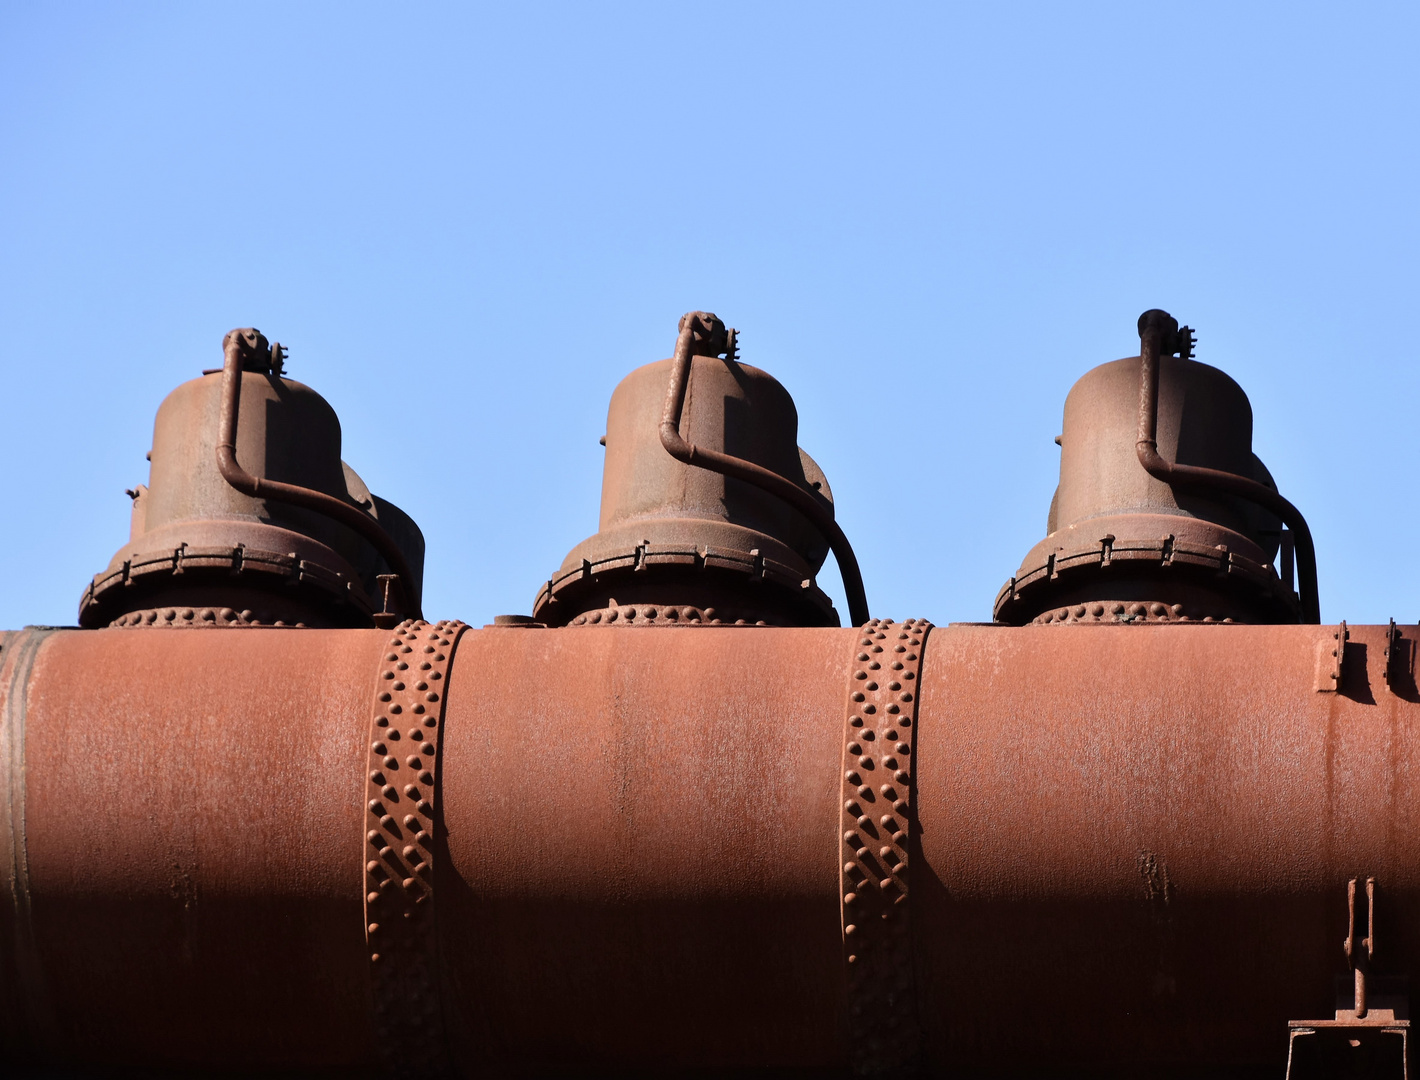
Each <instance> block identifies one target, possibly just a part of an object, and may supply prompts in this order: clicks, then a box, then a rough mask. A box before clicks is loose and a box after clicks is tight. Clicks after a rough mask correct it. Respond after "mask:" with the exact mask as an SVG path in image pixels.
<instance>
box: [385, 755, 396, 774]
mask: <svg viewBox="0 0 1420 1080" xmlns="http://www.w3.org/2000/svg"><path fill="white" fill-rule="evenodd" d="M385 768H386V769H389V770H391V771H392V772H398V771H399V762H398V761H397V760H396V759H395V758H392V757H387V758H385Z"/></svg>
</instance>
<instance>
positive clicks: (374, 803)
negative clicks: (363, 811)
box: [369, 799, 385, 814]
mask: <svg viewBox="0 0 1420 1080" xmlns="http://www.w3.org/2000/svg"><path fill="white" fill-rule="evenodd" d="M369 807H370V813H372V814H383V813H384V812H385V808H384V807H383V806H381V805H380V800H379V799H371V800H370V802H369Z"/></svg>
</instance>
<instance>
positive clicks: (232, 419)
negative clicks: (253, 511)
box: [217, 328, 422, 625]
mask: <svg viewBox="0 0 1420 1080" xmlns="http://www.w3.org/2000/svg"><path fill="white" fill-rule="evenodd" d="M265 344H266V339H265V338H264V337H262V336H261V334H260V333H258V332H257V331H256V330H253V329H250V328H247V329H243V330H233V331H231V332H230V333H228V334H227V336H226V337H225V338H223V340H222V354H223V363H222V414H221V427H220V430H219V434H218V439H217V468H218V469H219V470H220V471H221V473H222V478H223V479H224V480H226V481H227V483H229V484H231V485H232V487H234V488H236V489H237V490H238V491H240V492H241V493H242V494H243V495H249V496H250V497H252V498H253V499H273V500H276V501H278V502H287V503H290V504H291V505H293V506H300V507H304V508H305V509H307V510H314V511H316V512H317V513H319V514H324V515H325V516H326V517H328V518H332V519H334V520H335V521H338V522H340V524H342V525H344V526H346V527H347V528H349V529H352V530H353V531H354V532H356V533H357V534H358V535H360V536H362V537H364V538H365V539H366V540H368V541H369V542H370V543H371V544H372V545H374V548H375V550H376V551H378V552H379V553H380V557H381V558H383V559H384V560H385V562H387V563H388V564H389V567H390V569H391V570H393V571H394V573H395V574H396V575H397V576H398V578H399V581H400V585H401V588H400V603H401V607H399V608H398V609H396V610H395V611H391V610H390V609H389V608H388V606H386V608H385V610H384V611H382V612H380V613H379V614H378V615H377V616H376V620H377V622H378V621H381V619H380V616H383V617H384V621H385V622H386V623H387V624H389V625H392V624H393V621H397V615H398V614H404V613H407V614H409V615H411V616H413V617H414V618H421V617H422V616H421V615H420V612H419V601H418V589H417V587H416V585H415V577H414V572H413V571H412V570H411V569H410V566H409V560H408V559H407V558H405V554H404V551H403V550H402V549H401V548H400V546H399V545H398V544H397V543H395V541H394V539H393V538H392V537H391V536H390V535H389V533H387V532H386V531H385V530H384V529H383V528H381V527H380V523H379V522H378V521H376V520H375V519H374V518H372V517H371V516H370V515H369V514H367V513H366V512H365V511H364V510H362V509H360V508H359V507H357V506H355V505H353V504H352V503H348V502H344V501H342V500H340V499H337V498H336V497H335V496H333V495H327V494H326V493H325V492H323V491H317V490H316V489H315V488H308V487H301V486H300V485H298V484H287V483H283V482H282V481H279V480H270V479H263V478H261V477H257V476H253V475H252V474H251V473H249V472H247V471H246V470H245V469H243V468H242V467H241V464H240V463H239V462H238V461H237V418H238V415H239V413H240V410H241V399H242V378H241V376H242V372H243V371H245V370H247V368H248V365H249V363H251V361H252V358H253V355H254V354H257V355H259V354H260V353H261V352H262V351H263V350H262V347H263V346H264V345H265ZM269 356H270V357H271V361H270V362H269V366H270V368H272V369H274V370H275V371H277V372H278V373H279V371H280V370H281V362H282V358H283V357H284V352H283V350H282V348H281V345H280V344H276V345H272V346H270V349H269ZM384 600H385V603H386V605H388V604H389V600H390V596H389V590H386V591H385V595H384Z"/></svg>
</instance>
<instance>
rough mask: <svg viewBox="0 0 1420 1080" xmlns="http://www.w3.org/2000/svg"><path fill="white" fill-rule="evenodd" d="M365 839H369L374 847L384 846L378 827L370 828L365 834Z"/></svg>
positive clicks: (383, 839)
mask: <svg viewBox="0 0 1420 1080" xmlns="http://www.w3.org/2000/svg"><path fill="white" fill-rule="evenodd" d="M365 839H366V840H368V841H370V843H372V844H374V845H375V846H376V847H384V844H385V838H384V837H383V836H381V835H380V830H379V829H371V830H370V831H369V832H367V833H366V834H365Z"/></svg>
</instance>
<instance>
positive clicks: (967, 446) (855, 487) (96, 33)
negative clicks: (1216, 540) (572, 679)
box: [0, 0, 1420, 627]
mask: <svg viewBox="0 0 1420 1080" xmlns="http://www.w3.org/2000/svg"><path fill="white" fill-rule="evenodd" d="M1417 31H1420V8H1417V7H1416V6H1414V5H1401V4H1384V3H1376V4H1364V5H1362V4H1351V5H1339V4H1329V5H1321V4H1306V3H1296V2H1289V3H1285V4H1283V3H1278V4H1262V3H1255V4H1254V3H1249V4H1237V3H1226V4H1224V3H1216V4H1208V3H1198V2H1192V3H1187V4H1163V3H1159V4H1141V3H1137V2H1136V3H1129V4H1123V3H1121V4H1105V3H1075V4H1060V3H1048V4H1004V3H999V4H986V3H981V4H975V5H951V4H933V5H912V4H871V5H870V4H825V3H813V4H765V3H754V4H742V5H736V4H717V5H704V6H696V5H691V4H665V3H657V4H649V3H648V4H642V5H637V4H589V3H578V4H572V3H568V4H560V5H556V4H506V3H505V4H489V5H486V6H477V5H473V4H440V3H418V4H415V3H405V4H394V3H352V2H348V0H345V2H341V3H313V2H303V3H289V2H285V3H254V2H242V3H215V2H213V3H173V4H152V3H101V4H94V3H88V4H86V3H63V4H59V3H41V2H38V0H31V2H26V3H15V2H13V0H0V314H3V317H4V325H5V326H6V327H7V331H6V335H5V341H4V343H3V352H0V355H3V357H4V360H3V363H4V382H5V393H4V397H3V424H0V446H3V451H4V453H3V472H4V478H5V488H6V505H7V508H8V509H7V522H6V528H5V529H4V532H3V540H0V559H2V560H3V566H4V568H5V571H6V572H5V574H4V586H3V588H0V626H4V627H17V626H20V625H23V624H26V623H72V622H73V620H74V618H75V613H76V609H77V604H78V600H79V596H80V593H81V591H82V590H83V588H84V587H85V585H86V584H87V583H88V581H89V579H90V577H91V576H92V575H93V574H94V573H96V572H98V571H99V570H101V569H102V568H103V567H104V566H105V565H106V564H107V562H108V560H109V558H110V556H111V555H112V554H113V552H114V551H115V550H116V549H117V548H118V547H119V546H120V545H121V544H123V543H124V542H125V540H126V538H127V531H128V513H129V501H128V499H127V498H126V497H125V496H124V494H123V491H124V489H125V488H128V487H132V486H133V485H134V484H135V483H138V482H143V481H145V480H146V479H147V467H146V463H145V462H144V453H145V452H146V451H147V449H148V447H149V440H150V438H151V432H152V421H153V414H154V412H155V410H156V409H157V406H158V403H159V402H160V401H161V400H162V398H163V396H164V395H165V394H166V393H167V392H168V391H169V390H171V389H172V388H173V387H174V386H176V385H177V384H178V383H180V382H182V381H184V380H186V379H188V378H191V377H193V376H195V375H197V374H198V373H199V372H200V370H201V369H202V368H204V367H213V366H216V365H217V364H219V363H220V359H221V356H220V342H221V338H222V335H223V333H224V332H225V331H227V330H228V329H230V328H231V327H234V326H246V325H254V326H257V327H259V328H260V329H261V330H263V331H264V332H266V333H267V334H268V335H270V336H271V337H273V338H279V339H280V340H281V341H282V342H284V343H286V344H287V345H288V346H289V347H290V349H291V359H290V364H289V370H290V372H291V374H292V376H293V377H295V378H298V379H300V380H301V381H303V382H306V383H308V384H309V385H311V386H313V387H315V388H316V389H317V390H319V391H320V392H321V393H322V394H324V395H325V396H326V398H328V399H329V400H330V402H331V403H332V404H333V405H334V406H335V408H336V409H337V411H338V412H339V414H340V418H341V421H342V424H343V429H344V439H345V448H344V456H345V458H346V460H348V461H349V462H350V463H351V464H352V465H353V466H354V467H355V468H356V469H357V470H358V471H359V472H360V473H361V474H362V475H363V477H364V478H365V480H366V481H367V482H368V483H369V485H370V487H371V489H373V490H374V491H376V492H378V493H379V494H381V495H383V496H384V497H386V498H388V499H390V500H392V501H394V502H396V503H398V504H400V505H401V506H403V507H404V509H406V510H407V511H409V512H410V513H411V514H412V515H413V516H414V517H415V519H416V520H417V521H418V522H419V523H420V524H421V526H422V527H423V530H424V533H425V536H426V538H427V540H428V545H429V556H428V563H427V572H426V586H425V597H426V603H425V609H426V612H427V613H428V614H430V615H431V616H433V617H458V618H463V619H465V620H467V621H469V622H473V623H475V624H477V623H482V622H486V621H489V620H490V619H491V617H492V616H493V615H494V614H496V613H501V612H526V611H527V610H529V608H530V606H531V603H532V599H533V596H534V594H535V592H536V590H537V588H538V585H539V583H540V582H542V581H545V580H546V578H547V576H548V574H549V573H550V572H551V571H552V570H553V569H554V568H555V567H557V566H558V564H559V563H560V562H561V560H562V558H563V556H564V555H565V553H566V552H567V550H568V549H569V548H571V547H572V546H573V545H574V544H576V543H578V542H579V541H580V540H582V539H583V538H584V537H585V536H587V535H589V534H590V533H592V532H594V531H595V528H596V520H597V506H598V499H599V486H600V479H601V458H602V450H601V448H600V447H599V446H598V445H597V439H598V437H599V436H600V435H601V434H602V432H603V430H604V429H603V423H604V419H605V415H606V405H607V401H608V398H609V397H610V394H611V391H612V388H613V387H614V386H615V384H616V382H617V381H618V380H619V379H620V378H621V377H622V376H623V375H624V374H625V373H626V372H628V371H630V370H631V369H632V368H634V367H636V366H638V365H640V364H643V363H646V362H648V361H651V360H655V359H659V358H661V357H664V356H667V355H669V354H670V351H671V348H672V346H673V344H674V337H675V329H676V320H677V318H678V317H679V316H680V314H681V313H682V312H684V311H686V310H688V309H693V308H703V309H706V310H711V311H715V312H717V313H719V314H720V315H721V316H722V317H724V318H725V320H726V321H727V322H728V323H730V324H731V325H734V326H737V327H739V328H740V331H741V334H742V344H743V357H744V359H745V360H746V361H747V362H749V363H752V364H755V365H757V366H759V367H762V368H764V369H766V370H768V371H770V372H771V373H773V374H774V375H776V376H777V377H778V378H779V379H780V380H781V381H782V382H783V383H784V384H785V385H786V386H787V387H788V388H789V390H790V392H791V393H792V394H793V395H794V397H795V399H796V401H797V404H798V409H799V415H800V442H801V444H802V445H803V446H804V447H805V448H806V449H807V450H808V451H809V452H810V453H811V454H813V455H814V457H815V458H816V459H817V460H818V461H819V463H820V464H821V465H822V466H823V468H824V470H825V472H826V473H827V475H828V477H829V479H830V481H831V483H832V486H833V489H834V493H835V496H836V499H837V503H838V514H839V518H840V520H841V522H842V524H843V526H844V528H845V530H846V532H847V533H848V535H849V537H850V538H851V539H852V541H853V542H854V545H855V547H856V549H857V552H858V556H859V559H860V561H861V563H862V565H863V569H864V576H865V579H866V584H867V590H868V596H869V600H870V603H871V606H872V609H873V611H874V613H875V614H879V615H889V616H893V617H896V618H899V619H901V618H905V617H908V616H926V617H929V618H932V619H934V620H937V621H939V622H945V621H948V620H981V619H989V618H990V613H991V603H992V600H993V598H994V596H995V594H996V591H997V589H998V588H999V587H1000V585H1001V584H1002V582H1003V581H1004V580H1005V579H1006V578H1007V577H1008V576H1009V575H1010V574H1011V573H1012V572H1013V571H1014V570H1015V568H1016V567H1017V565H1018V564H1019V562H1020V560H1021V558H1022V556H1023V555H1024V554H1025V552H1026V551H1027V549H1028V548H1030V547H1031V545H1032V544H1034V543H1035V542H1036V541H1037V540H1039V539H1040V538H1041V537H1042V536H1043V535H1044V531H1045V517H1046V511H1047V508H1048V505H1049V501H1050V495H1051V491H1052V490H1053V487H1054V484H1055V481H1056V473H1057V467H1058V453H1059V451H1058V450H1057V448H1056V447H1055V445H1054V443H1053V441H1052V440H1053V438H1054V436H1055V435H1056V434H1057V433H1058V432H1059V430H1060V414H1061V407H1062V404H1063V402H1064V397H1065V393H1066V391H1067V390H1068V389H1069V387H1070V385H1071V383H1073V382H1074V380H1075V379H1076V378H1078V377H1079V376H1080V375H1081V374H1082V373H1083V372H1085V371H1086V370H1088V369H1089V368H1091V367H1093V366H1094V365H1096V364H1099V363H1102V362H1104V361H1107V360H1111V359H1114V358H1116V357H1120V356H1126V355H1131V354H1133V353H1135V352H1137V348H1138V338H1137V337H1136V335H1135V331H1134V325H1135V320H1136V318H1137V317H1138V315H1139V313H1140V312H1141V311H1143V310H1144V309H1145V308H1149V307H1163V308H1166V309H1168V310H1169V311H1171V312H1172V313H1173V314H1175V315H1176V316H1178V317H1179V318H1180V319H1181V320H1182V321H1185V322H1188V323H1190V324H1191V325H1193V326H1194V327H1196V328H1197V329H1198V332H1199V342H1200V345H1199V353H1198V356H1199V359H1200V360H1203V361H1206V362H1208V363H1211V364H1214V365H1216V366H1218V367H1221V368H1222V369H1223V370H1225V371H1227V372H1228V373H1229V374H1231V375H1232V376H1233V377H1234V378H1235V379H1237V380H1238V382H1239V383H1241V384H1242V386H1243V387H1244V389H1245V390H1246V391H1247V392H1248V394H1249V395H1250V397H1251V399H1252V404H1253V410H1254V414H1255V421H1256V427H1255V435H1254V448H1255V449H1256V451H1257V452H1258V454H1259V455H1260V456H1261V457H1262V458H1263V460H1264V461H1265V462H1266V463H1267V464H1268V466H1269V467H1270V469H1271V471H1272V473H1273V475H1274V476H1275V477H1276V479H1277V482H1278V484H1279V486H1280V488H1281V490H1282V492H1283V493H1284V494H1285V495H1287V496H1288V497H1290V498H1291V499H1292V501H1293V502H1295V503H1296V504H1297V505H1298V506H1299V507H1300V508H1301V509H1302V510H1303V512H1304V513H1305V514H1306V515H1307V517H1308V519H1309V520H1310V522H1311V525H1312V528H1313V530H1314V532H1315V534H1316V538H1317V543H1318V548H1319V554H1320V573H1321V593H1322V611H1323V618H1324V619H1326V620H1328V621H1335V620H1338V619H1343V618H1344V619H1348V620H1350V621H1352V622H1374V621H1384V620H1385V619H1386V618H1388V617H1390V616H1395V617H1396V618H1397V619H1400V620H1402V621H1405V622H1415V621H1416V620H1417V619H1420V573H1417V570H1416V568H1415V567H1414V566H1412V565H1410V564H1409V563H1407V562H1406V558H1408V557H1407V556H1405V551H1406V545H1407V544H1411V543H1416V542H1417V538H1418V537H1420V509H1417V495H1420V479H1418V478H1417V475H1416V474H1417V467H1416V438H1415V434H1414V432H1415V417H1416V411H1417V404H1420V374H1417V364H1416V355H1417V351H1420V331H1417V318H1416V294H1417V284H1420V282H1417V264H1416V255H1415V251H1416V242H1417V210H1416V207H1417V199H1416V194H1417V192H1416V165H1417V160H1416V159H1417V154H1416V145H1417V125H1416V110H1417V93H1416V90H1417V86H1416V84H1417V79H1418V78H1420V75H1418V74H1417V73H1420V65H1417V63H1416V60H1415V50H1416V43H1417V40H1420V33H1417ZM822 579H823V582H824V583H825V585H827V586H828V587H829V589H830V592H832V593H833V594H834V595H835V597H837V598H838V600H839V609H840V611H844V610H845V609H844V607H843V606H842V601H841V589H840V587H839V585H838V582H837V577H836V574H835V572H834V571H833V569H832V566H831V564H830V566H829V567H828V568H826V569H825V572H824V574H823V575H822Z"/></svg>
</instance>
